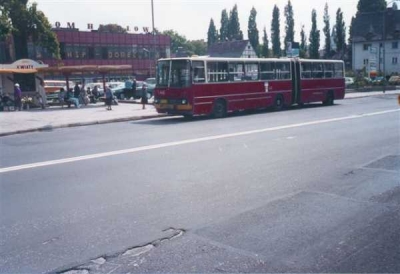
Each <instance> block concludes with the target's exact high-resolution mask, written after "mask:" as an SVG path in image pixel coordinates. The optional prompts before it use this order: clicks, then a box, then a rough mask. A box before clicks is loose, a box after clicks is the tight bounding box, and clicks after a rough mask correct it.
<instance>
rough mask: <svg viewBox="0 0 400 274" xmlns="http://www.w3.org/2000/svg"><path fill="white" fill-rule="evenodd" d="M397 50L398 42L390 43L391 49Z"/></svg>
mask: <svg viewBox="0 0 400 274" xmlns="http://www.w3.org/2000/svg"><path fill="white" fill-rule="evenodd" d="M398 48H399V42H397V41H396V42H393V43H392V49H398Z"/></svg>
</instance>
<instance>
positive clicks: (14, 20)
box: [0, 0, 60, 59]
mask: <svg viewBox="0 0 400 274" xmlns="http://www.w3.org/2000/svg"><path fill="white" fill-rule="evenodd" d="M0 12H1V15H0V21H1V23H2V24H1V25H2V26H1V27H0V35H2V36H3V38H4V36H6V35H8V34H11V35H12V36H13V40H14V47H15V58H16V59H22V58H28V40H29V39H31V40H32V42H34V43H35V44H36V45H39V46H41V47H43V48H45V49H47V50H48V51H49V52H50V53H51V54H53V56H54V57H55V58H57V59H59V58H60V46H59V43H58V40H57V36H56V35H55V33H54V32H53V31H52V30H51V24H50V23H49V21H48V19H47V17H46V16H45V15H44V13H43V12H42V11H40V10H38V9H37V4H36V3H32V4H31V5H28V0H0ZM3 22H4V23H5V25H3Z"/></svg>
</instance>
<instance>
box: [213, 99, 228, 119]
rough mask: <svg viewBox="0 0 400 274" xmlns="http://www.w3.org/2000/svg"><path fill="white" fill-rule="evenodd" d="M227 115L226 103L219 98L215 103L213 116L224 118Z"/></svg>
mask: <svg viewBox="0 0 400 274" xmlns="http://www.w3.org/2000/svg"><path fill="white" fill-rule="evenodd" d="M225 116H226V104H225V102H224V101H223V100H217V101H216V102H215V104H214V109H213V117H214V118H223V117H225Z"/></svg>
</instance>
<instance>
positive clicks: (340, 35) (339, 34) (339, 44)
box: [335, 8, 346, 55]
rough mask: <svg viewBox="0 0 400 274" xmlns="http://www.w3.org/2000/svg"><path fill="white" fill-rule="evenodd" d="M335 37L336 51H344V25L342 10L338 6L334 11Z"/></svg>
mask: <svg viewBox="0 0 400 274" xmlns="http://www.w3.org/2000/svg"><path fill="white" fill-rule="evenodd" d="M335 27H336V37H335V43H336V48H337V49H336V50H337V52H340V53H342V55H343V54H344V51H345V50H346V26H345V23H344V20H343V12H342V10H341V9H340V8H339V9H338V10H337V12H336V25H335Z"/></svg>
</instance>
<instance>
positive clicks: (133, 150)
mask: <svg viewBox="0 0 400 274" xmlns="http://www.w3.org/2000/svg"><path fill="white" fill-rule="evenodd" d="M399 111H400V109H392V110H385V111H379V112H372V113H365V114H359V115H351V116H345V117H339V118H331V119H325V120H317V121H311V122H304V123H298V124H290V125H285V126H277V127H270V128H262V129H255V130H249V131H241V132H235V133H228V134H221V135H215V136H208V137H201V138H195V139H188V140H182V141H176V142H169V143H163V144H156V145H149V146H142V147H136V148H130V149H122V150H115V151H110V152H103V153H96V154H89V155H84V156H78V157H71V158H64V159H58V160H51V161H44V162H37V163H32V164H24V165H18V166H10V167H4V168H0V173H6V172H11V171H18V170H24V169H31V168H38V167H44V166H51V165H59V164H66V163H72V162H77V161H84V160H91V159H98V158H104V157H110V156H116V155H122V154H129V153H136V152H141V151H147V150H153V149H160V148H166V147H174V146H181V145H187V144H194V143H200V142H207V141H213V140H220V139H227V138H232V137H238V136H245V135H251V134H257V133H264V132H269V131H278V130H283V129H291V128H298V127H304V126H312V125H319V124H326V123H332V122H339V121H345V120H351V119H360V118H364V117H371V116H376V115H383V114H388V113H393V112H399Z"/></svg>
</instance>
